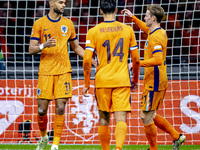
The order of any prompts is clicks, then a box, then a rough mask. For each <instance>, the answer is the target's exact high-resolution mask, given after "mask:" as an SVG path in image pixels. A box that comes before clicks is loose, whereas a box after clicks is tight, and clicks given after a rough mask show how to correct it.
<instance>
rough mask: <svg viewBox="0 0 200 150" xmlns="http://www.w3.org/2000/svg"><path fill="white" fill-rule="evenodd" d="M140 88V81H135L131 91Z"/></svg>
mask: <svg viewBox="0 0 200 150" xmlns="http://www.w3.org/2000/svg"><path fill="white" fill-rule="evenodd" d="M137 89H138V83H135V82H133V87H131V92H134V91H136V90H137Z"/></svg>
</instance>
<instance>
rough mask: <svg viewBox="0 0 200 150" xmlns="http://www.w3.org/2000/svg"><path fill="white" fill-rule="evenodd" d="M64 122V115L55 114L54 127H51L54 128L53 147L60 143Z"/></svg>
mask: <svg viewBox="0 0 200 150" xmlns="http://www.w3.org/2000/svg"><path fill="white" fill-rule="evenodd" d="M64 121H65V114H63V115H57V114H55V117H54V125H53V128H54V136H53V144H54V145H59V143H60V138H61V134H62V130H63V125H64Z"/></svg>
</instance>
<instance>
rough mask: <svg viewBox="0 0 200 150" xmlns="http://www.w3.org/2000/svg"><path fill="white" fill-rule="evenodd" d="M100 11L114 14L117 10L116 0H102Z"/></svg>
mask: <svg viewBox="0 0 200 150" xmlns="http://www.w3.org/2000/svg"><path fill="white" fill-rule="evenodd" d="M100 9H101V10H102V11H103V13H104V14H112V13H114V12H115V9H116V1H115V0H101V4H100Z"/></svg>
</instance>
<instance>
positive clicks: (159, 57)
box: [122, 5, 186, 150]
mask: <svg viewBox="0 0 200 150" xmlns="http://www.w3.org/2000/svg"><path fill="white" fill-rule="evenodd" d="M122 13H126V14H127V15H128V16H129V17H131V18H132V21H134V22H135V24H136V25H137V26H138V27H139V28H140V29H141V30H143V31H144V32H145V33H147V34H148V37H147V40H146V43H145V47H144V60H141V61H140V66H141V67H145V74H144V91H143V96H142V100H141V119H142V122H143V123H144V130H145V134H146V137H147V139H148V141H149V144H150V150H157V149H158V148H157V140H156V137H157V131H156V127H155V125H156V126H157V127H158V128H160V129H162V130H163V131H165V132H166V133H169V134H170V135H171V136H172V138H173V140H174V145H173V150H178V149H179V147H180V146H181V144H182V143H183V142H184V141H185V139H186V137H185V135H183V134H180V133H178V132H177V131H176V130H175V129H174V128H173V127H172V126H171V125H170V124H169V122H168V121H167V120H166V119H165V118H163V117H161V116H159V115H157V114H156V113H155V111H156V110H158V109H159V107H160V105H161V104H162V102H163V99H164V96H165V92H166V88H167V65H166V52H167V35H166V31H165V30H164V29H162V28H161V27H160V23H161V20H162V18H163V16H164V10H163V8H162V7H161V6H159V5H148V6H147V11H146V15H145V18H144V20H145V22H146V23H144V22H143V21H141V20H139V19H138V18H136V17H135V16H134V15H133V14H132V13H131V12H130V11H129V10H127V9H124V10H122ZM130 65H131V64H130Z"/></svg>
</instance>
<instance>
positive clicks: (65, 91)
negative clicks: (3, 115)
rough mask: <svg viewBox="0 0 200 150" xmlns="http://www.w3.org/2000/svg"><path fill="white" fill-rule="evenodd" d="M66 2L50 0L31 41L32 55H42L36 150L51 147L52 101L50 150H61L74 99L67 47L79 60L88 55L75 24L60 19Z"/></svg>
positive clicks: (30, 50) (37, 23)
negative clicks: (69, 106) (50, 131)
mask: <svg viewBox="0 0 200 150" xmlns="http://www.w3.org/2000/svg"><path fill="white" fill-rule="evenodd" d="M65 2H66V0H49V4H50V12H49V13H48V14H47V15H46V16H44V17H42V18H40V19H38V20H37V21H35V23H34V25H33V29H32V34H31V38H30V45H29V52H30V54H37V53H39V52H41V58H40V67H39V73H38V74H39V79H38V85H37V96H36V98H37V102H38V125H39V130H40V135H41V141H40V143H39V144H38V146H37V148H36V150H43V149H44V148H45V147H46V145H47V143H48V137H47V110H48V105H49V101H50V100H52V99H55V117H54V138H53V145H52V147H51V149H52V150H56V149H58V145H59V142H60V138H61V133H62V129H63V125H64V120H65V115H64V110H65V105H66V102H67V100H68V99H69V98H70V97H72V81H71V72H72V70H71V64H70V60H69V55H68V44H67V43H68V42H69V43H70V45H71V47H72V49H73V50H74V52H75V53H76V54H78V55H79V56H81V57H83V56H84V52H85V51H84V50H83V49H82V47H80V46H79V44H78V41H77V38H76V33H75V29H74V25H73V23H72V21H71V20H69V19H67V18H65V17H63V16H61V14H63V12H64V8H65ZM39 43H40V45H38V44H39ZM93 64H95V60H93Z"/></svg>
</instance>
